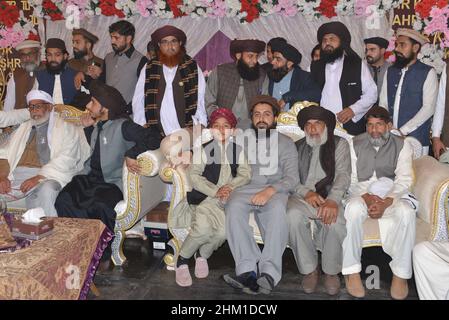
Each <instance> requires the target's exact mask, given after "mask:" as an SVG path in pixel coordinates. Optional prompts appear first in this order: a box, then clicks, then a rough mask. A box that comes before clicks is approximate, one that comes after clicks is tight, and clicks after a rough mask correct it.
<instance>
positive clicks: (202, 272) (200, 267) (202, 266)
mask: <svg viewBox="0 0 449 320" xmlns="http://www.w3.org/2000/svg"><path fill="white" fill-rule="evenodd" d="M208 275H209V265H208V264H207V259H204V258H202V257H198V258H196V259H195V277H197V278H198V279H202V278H206V277H207V276H208Z"/></svg>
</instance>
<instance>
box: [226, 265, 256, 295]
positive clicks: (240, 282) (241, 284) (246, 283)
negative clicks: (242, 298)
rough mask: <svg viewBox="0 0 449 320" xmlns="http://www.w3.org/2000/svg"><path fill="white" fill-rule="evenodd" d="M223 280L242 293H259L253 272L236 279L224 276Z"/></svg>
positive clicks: (227, 275)
mask: <svg viewBox="0 0 449 320" xmlns="http://www.w3.org/2000/svg"><path fill="white" fill-rule="evenodd" d="M223 279H224V281H225V282H226V283H227V284H229V285H230V286H231V287H233V288H236V289H241V290H242V291H243V292H244V293H247V294H253V295H255V294H258V293H259V291H258V289H259V285H258V284H257V277H256V273H255V272H254V271H252V272H245V273H243V274H241V275H239V276H237V277H233V276H231V275H229V274H225V275H224V276H223Z"/></svg>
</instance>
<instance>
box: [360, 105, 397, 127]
mask: <svg viewBox="0 0 449 320" xmlns="http://www.w3.org/2000/svg"><path fill="white" fill-rule="evenodd" d="M369 117H374V118H381V119H384V120H385V121H386V122H387V123H388V122H392V120H391V115H390V113H389V112H388V110H387V109H385V108H383V107H380V106H373V107H371V109H369V110H368V112H367V113H366V114H365V119H366V120H368V118H369Z"/></svg>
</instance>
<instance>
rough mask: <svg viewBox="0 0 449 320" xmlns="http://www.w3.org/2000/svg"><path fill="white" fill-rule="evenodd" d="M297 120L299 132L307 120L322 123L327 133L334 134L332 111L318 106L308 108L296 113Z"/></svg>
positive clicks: (334, 121) (333, 115) (334, 123)
mask: <svg viewBox="0 0 449 320" xmlns="http://www.w3.org/2000/svg"><path fill="white" fill-rule="evenodd" d="M297 120H298V125H299V127H300V128H301V130H304V127H305V125H306V123H307V121H309V120H321V121H324V123H326V127H327V130H328V132H334V129H335V125H336V120H335V114H334V113H333V112H332V111H329V110H327V109H326V108H323V107H320V106H310V107H306V108H304V109H301V111H299V113H298V116H297Z"/></svg>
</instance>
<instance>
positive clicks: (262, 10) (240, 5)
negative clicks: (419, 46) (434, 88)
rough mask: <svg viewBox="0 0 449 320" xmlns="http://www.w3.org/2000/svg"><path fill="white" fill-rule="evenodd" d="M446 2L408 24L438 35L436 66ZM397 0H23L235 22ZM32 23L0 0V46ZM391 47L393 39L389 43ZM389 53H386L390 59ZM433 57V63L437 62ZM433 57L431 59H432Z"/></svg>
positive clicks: (447, 36) (444, 37)
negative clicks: (225, 18)
mask: <svg viewBox="0 0 449 320" xmlns="http://www.w3.org/2000/svg"><path fill="white" fill-rule="evenodd" d="M448 1H449V0H421V2H419V3H418V4H417V5H416V7H415V12H416V20H415V22H414V24H413V28H414V29H416V30H418V31H420V32H423V33H425V34H427V35H429V36H433V35H438V38H439V39H441V41H439V42H435V43H433V44H431V45H427V46H425V47H424V48H423V51H422V52H421V58H422V59H424V60H425V59H427V60H426V61H427V62H432V65H434V66H435V67H438V66H437V64H438V65H439V66H440V67H441V65H442V64H443V61H442V58H441V57H443V55H444V52H443V49H444V48H449V26H448V21H449V4H448ZM401 2H402V1H401V0H241V1H238V0H65V1H63V0H29V3H30V5H31V7H32V8H33V9H34V13H33V15H34V16H37V17H39V18H43V19H50V20H52V21H56V20H64V19H73V17H74V15H75V16H76V17H77V18H79V19H80V20H83V19H87V18H89V17H93V16H98V15H104V16H117V17H119V18H129V17H132V16H135V15H140V16H142V17H149V16H153V17H157V18H162V19H166V18H178V17H183V16H190V17H194V18H221V17H235V18H236V19H239V21H240V22H241V23H251V22H252V21H254V20H255V19H258V18H259V17H261V16H267V15H271V14H278V15H283V16H287V17H290V16H295V15H297V14H301V15H303V16H304V18H305V19H318V18H321V17H327V18H332V17H334V16H337V15H338V16H341V15H354V16H356V17H366V18H367V17H369V16H372V15H374V14H375V15H380V16H382V15H385V14H386V13H388V12H390V11H391V9H394V8H397V7H398V6H399V5H400V4H401ZM35 33H36V31H35V30H34V29H33V25H32V23H31V22H30V21H29V20H28V19H27V18H25V16H24V14H23V12H22V11H20V10H19V9H18V8H17V6H14V5H10V4H8V2H7V1H1V2H0V47H8V46H11V47H15V46H16V45H17V44H18V43H20V42H21V41H23V40H24V39H27V38H33V37H36V35H35ZM390 43H391V45H392V46H394V39H392V40H391V41H390ZM393 58H394V56H392V57H391V59H393ZM437 60H438V61H437ZM435 61H436V62H435Z"/></svg>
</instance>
